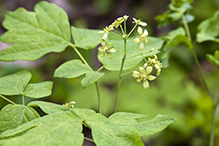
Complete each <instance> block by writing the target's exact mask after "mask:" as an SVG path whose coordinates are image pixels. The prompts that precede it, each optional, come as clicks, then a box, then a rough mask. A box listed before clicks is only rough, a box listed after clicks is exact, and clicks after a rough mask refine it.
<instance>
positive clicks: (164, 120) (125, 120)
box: [109, 112, 176, 136]
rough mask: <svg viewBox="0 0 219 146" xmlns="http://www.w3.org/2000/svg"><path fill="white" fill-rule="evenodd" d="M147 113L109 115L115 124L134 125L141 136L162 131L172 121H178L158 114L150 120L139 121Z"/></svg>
mask: <svg viewBox="0 0 219 146" xmlns="http://www.w3.org/2000/svg"><path fill="white" fill-rule="evenodd" d="M143 117H145V115H141V114H134V113H121V112H119V113H115V114H113V115H111V116H110V117H109V120H110V121H112V122H113V123H114V124H117V125H121V126H122V125H123V126H129V127H133V128H135V129H136V130H137V131H138V134H139V136H146V135H152V134H155V133H157V132H160V131H162V130H163V129H165V128H166V127H167V126H169V125H170V124H171V123H173V122H174V121H176V119H175V118H173V117H171V116H168V115H157V116H156V117H155V118H153V119H151V120H148V121H141V122H139V121H138V120H137V119H139V118H143Z"/></svg>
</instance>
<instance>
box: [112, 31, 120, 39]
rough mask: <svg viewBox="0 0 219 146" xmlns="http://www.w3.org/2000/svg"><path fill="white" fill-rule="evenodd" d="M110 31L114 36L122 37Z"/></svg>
mask: <svg viewBox="0 0 219 146" xmlns="http://www.w3.org/2000/svg"><path fill="white" fill-rule="evenodd" d="M110 33H111V34H113V35H115V36H117V37H119V38H122V37H121V36H120V35H118V34H116V33H114V32H112V31H110Z"/></svg>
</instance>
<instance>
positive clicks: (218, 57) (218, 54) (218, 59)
mask: <svg viewBox="0 0 219 146" xmlns="http://www.w3.org/2000/svg"><path fill="white" fill-rule="evenodd" d="M206 58H207V60H208V61H209V62H211V63H212V64H214V65H215V66H216V67H217V68H219V51H218V50H216V51H215V52H214V56H213V55H211V54H206Z"/></svg>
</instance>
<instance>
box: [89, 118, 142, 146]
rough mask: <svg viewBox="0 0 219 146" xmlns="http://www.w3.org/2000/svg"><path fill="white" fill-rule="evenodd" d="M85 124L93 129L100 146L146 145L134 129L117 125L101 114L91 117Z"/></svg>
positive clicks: (96, 142) (94, 137) (95, 140)
mask: <svg viewBox="0 0 219 146" xmlns="http://www.w3.org/2000/svg"><path fill="white" fill-rule="evenodd" d="M85 122H86V124H87V125H88V126H89V127H91V130H92V136H93V139H94V142H95V144H96V145H98V146H112V145H113V146H122V145H126V146H143V145H144V144H143V142H142V141H141V138H140V137H139V135H138V133H137V131H136V130H135V129H134V128H133V127H130V126H119V125H115V124H113V123H112V122H110V121H109V120H108V119H107V118H106V117H104V116H103V115H101V114H96V115H94V116H91V117H90V118H89V119H87V120H86V121H85Z"/></svg>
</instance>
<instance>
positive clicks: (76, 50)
mask: <svg viewBox="0 0 219 146" xmlns="http://www.w3.org/2000/svg"><path fill="white" fill-rule="evenodd" d="M71 46H72V48H73V49H74V50H75V52H76V53H77V54H78V56H79V57H80V58H81V60H82V61H83V62H84V64H86V65H88V66H89V64H88V63H87V61H86V60H85V59H84V57H83V56H82V55H81V53H80V52H79V51H78V49H77V48H76V47H75V45H73V44H72V45H71ZM102 67H103V68H104V66H102ZM102 67H101V68H100V69H99V70H101V69H102ZM99 70H98V71H99ZM95 87H96V91H97V98H98V109H99V113H101V103H100V91H99V88H98V85H97V81H96V82H95Z"/></svg>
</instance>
